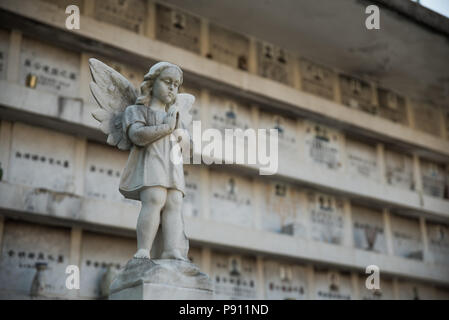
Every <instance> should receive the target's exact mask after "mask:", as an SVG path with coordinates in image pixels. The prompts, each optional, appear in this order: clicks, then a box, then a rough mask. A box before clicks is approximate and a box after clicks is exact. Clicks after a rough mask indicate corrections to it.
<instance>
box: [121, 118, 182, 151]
mask: <svg viewBox="0 0 449 320" xmlns="http://www.w3.org/2000/svg"><path fill="white" fill-rule="evenodd" d="M172 131H173V130H172V129H171V128H170V126H169V125H168V124H165V123H164V124H161V125H157V126H146V125H144V124H143V123H141V122H136V123H134V124H132V125H131V126H130V127H129V129H128V137H129V139H130V140H131V141H132V143H134V144H135V145H138V146H141V147H143V146H146V145H148V144H150V143H153V142H154V141H156V140H158V139H160V138H162V137H165V136H166V135H168V134H170V133H171V132H172Z"/></svg>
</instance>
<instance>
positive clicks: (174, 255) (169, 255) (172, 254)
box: [161, 250, 189, 261]
mask: <svg viewBox="0 0 449 320" xmlns="http://www.w3.org/2000/svg"><path fill="white" fill-rule="evenodd" d="M161 259H176V260H183V261H189V260H187V259H186V258H184V257H183V256H182V254H181V252H180V251H179V250H169V251H164V252H163V253H162V254H161Z"/></svg>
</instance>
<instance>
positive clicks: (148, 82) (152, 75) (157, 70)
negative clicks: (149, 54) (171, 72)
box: [136, 62, 183, 105]
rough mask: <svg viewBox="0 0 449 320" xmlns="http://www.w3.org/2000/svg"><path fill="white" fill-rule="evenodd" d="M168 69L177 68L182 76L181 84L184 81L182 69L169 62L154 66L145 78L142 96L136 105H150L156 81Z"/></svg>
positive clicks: (141, 88)
mask: <svg viewBox="0 0 449 320" xmlns="http://www.w3.org/2000/svg"><path fill="white" fill-rule="evenodd" d="M167 68H175V69H176V70H178V71H179V73H180V75H181V83H180V84H179V85H181V84H182V81H183V73H182V70H181V68H180V67H178V66H177V65H175V64H172V63H169V62H158V63H156V64H154V65H153V66H152V67H151V68H150V71H148V73H147V74H146V75H145V76H144V77H143V80H144V81H143V82H142V84H141V85H140V96H139V97H137V99H136V104H143V105H148V104H149V103H150V99H151V94H152V92H153V84H154V81H156V79H157V78H158V77H159V75H160V74H161V73H162V71H164V70H165V69H167Z"/></svg>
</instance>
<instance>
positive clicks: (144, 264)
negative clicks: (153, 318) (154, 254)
mask: <svg viewBox="0 0 449 320" xmlns="http://www.w3.org/2000/svg"><path fill="white" fill-rule="evenodd" d="M213 298H214V295H213V285H212V282H211V280H210V279H209V277H208V276H207V275H206V274H204V273H202V272H201V271H200V269H199V268H198V267H197V266H196V265H194V264H193V263H191V262H188V261H182V260H172V259H159V260H150V259H135V258H133V259H131V260H130V261H128V263H127V264H126V267H125V268H124V269H123V270H121V271H120V273H119V274H118V275H117V277H116V278H115V279H114V280H113V282H112V284H111V287H110V295H109V299H111V300H212V299H213Z"/></svg>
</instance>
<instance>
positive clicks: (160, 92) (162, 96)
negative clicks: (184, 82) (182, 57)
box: [152, 67, 181, 105]
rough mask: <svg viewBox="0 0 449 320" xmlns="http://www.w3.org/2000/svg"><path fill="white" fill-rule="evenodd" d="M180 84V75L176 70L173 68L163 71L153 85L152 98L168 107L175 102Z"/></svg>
mask: <svg viewBox="0 0 449 320" xmlns="http://www.w3.org/2000/svg"><path fill="white" fill-rule="evenodd" d="M180 84H181V74H180V73H179V71H178V69H176V68H173V67H169V68H167V69H164V70H163V71H162V72H161V74H160V75H159V77H158V78H157V79H156V81H155V82H154V84H153V93H152V94H153V97H154V98H156V99H159V100H160V101H161V102H162V103H164V104H165V105H170V104H172V103H173V102H175V99H176V95H177V94H178V88H179V86H180Z"/></svg>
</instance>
